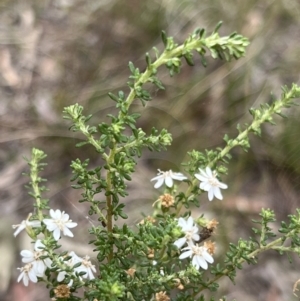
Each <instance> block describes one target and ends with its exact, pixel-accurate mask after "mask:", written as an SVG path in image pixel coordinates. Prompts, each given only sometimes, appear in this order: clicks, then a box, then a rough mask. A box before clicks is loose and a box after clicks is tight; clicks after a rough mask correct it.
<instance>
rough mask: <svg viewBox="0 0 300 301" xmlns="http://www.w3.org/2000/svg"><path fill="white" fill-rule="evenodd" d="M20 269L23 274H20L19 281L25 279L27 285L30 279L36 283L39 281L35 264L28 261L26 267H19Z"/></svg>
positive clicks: (24, 282)
mask: <svg viewBox="0 0 300 301" xmlns="http://www.w3.org/2000/svg"><path fill="white" fill-rule="evenodd" d="M18 270H20V271H21V274H20V275H19V277H18V279H17V282H20V281H21V280H23V284H24V285H25V286H28V284H29V280H30V281H32V282H34V283H37V281H38V279H37V275H36V271H35V269H34V267H33V264H31V263H28V264H26V265H25V266H24V267H22V268H18Z"/></svg>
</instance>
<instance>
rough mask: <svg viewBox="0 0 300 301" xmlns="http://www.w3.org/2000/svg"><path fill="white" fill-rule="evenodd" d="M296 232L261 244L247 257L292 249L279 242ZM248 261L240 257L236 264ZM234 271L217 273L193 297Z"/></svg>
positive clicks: (226, 270) (293, 231)
mask: <svg viewBox="0 0 300 301" xmlns="http://www.w3.org/2000/svg"><path fill="white" fill-rule="evenodd" d="M295 232H297V233H298V232H299V230H298V229H296V230H292V231H291V232H290V233H288V234H287V235H286V236H284V237H280V238H278V239H276V240H274V241H272V242H270V243H269V244H267V245H265V246H260V247H259V248H258V249H256V250H255V251H253V252H251V253H250V254H248V255H247V258H249V259H251V258H254V257H256V256H257V255H258V254H260V253H262V252H265V251H267V250H270V249H273V250H278V251H279V250H281V249H282V248H283V249H284V250H285V251H287V249H288V251H291V249H290V248H285V247H282V246H280V245H279V246H278V244H282V243H283V242H284V241H285V240H286V239H288V238H289V237H291V236H293V235H294V234H295ZM245 261H246V259H244V258H240V259H239V260H238V262H237V264H236V266H238V265H240V264H242V263H244V262H245ZM231 271H232V269H228V268H227V269H225V270H223V272H222V274H219V275H217V276H216V277H214V278H213V279H212V280H210V281H209V282H208V283H206V285H205V287H202V288H200V289H199V290H198V291H197V292H195V293H193V294H192V296H191V297H195V296H197V295H198V294H199V293H200V292H202V291H203V290H205V289H206V288H207V287H209V286H210V285H211V284H213V283H215V282H217V281H218V280H219V279H220V278H221V277H223V276H226V275H228V274H229V273H230V272H231Z"/></svg>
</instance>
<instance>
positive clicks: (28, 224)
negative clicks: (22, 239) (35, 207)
mask: <svg viewBox="0 0 300 301" xmlns="http://www.w3.org/2000/svg"><path fill="white" fill-rule="evenodd" d="M30 216H31V214H30V215H29V216H28V218H27V219H26V220H24V221H22V222H21V224H18V225H12V228H13V229H17V230H16V231H15V232H14V236H15V237H16V236H17V235H18V234H19V233H20V232H21V231H23V230H24V229H26V228H37V227H40V226H41V222H40V221H38V220H36V221H29V220H28V219H29V218H30Z"/></svg>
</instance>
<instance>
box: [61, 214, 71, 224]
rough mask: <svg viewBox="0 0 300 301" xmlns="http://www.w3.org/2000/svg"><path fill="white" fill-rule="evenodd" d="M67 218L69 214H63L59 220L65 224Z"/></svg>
mask: <svg viewBox="0 0 300 301" xmlns="http://www.w3.org/2000/svg"><path fill="white" fill-rule="evenodd" d="M69 217H70V216H69V214H67V213H63V215H62V218H61V220H62V221H64V222H67V221H68V220H69Z"/></svg>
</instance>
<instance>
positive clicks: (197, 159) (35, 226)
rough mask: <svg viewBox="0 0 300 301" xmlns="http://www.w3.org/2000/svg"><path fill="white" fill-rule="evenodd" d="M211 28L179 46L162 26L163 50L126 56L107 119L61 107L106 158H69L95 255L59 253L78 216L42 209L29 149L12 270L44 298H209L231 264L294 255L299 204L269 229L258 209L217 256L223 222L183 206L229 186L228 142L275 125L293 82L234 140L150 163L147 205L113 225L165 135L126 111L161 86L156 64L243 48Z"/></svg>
mask: <svg viewBox="0 0 300 301" xmlns="http://www.w3.org/2000/svg"><path fill="white" fill-rule="evenodd" d="M219 27H220V24H218V26H217V27H216V29H215V31H214V32H213V33H212V34H211V35H208V36H207V35H206V32H205V30H204V29H201V30H200V29H197V30H196V31H195V32H194V33H193V34H191V35H190V36H189V37H188V38H187V39H186V41H184V43H183V44H181V45H178V44H176V43H175V42H174V40H173V38H172V37H167V35H166V34H165V33H164V32H162V40H163V43H164V46H165V48H164V50H163V51H162V52H160V51H159V50H157V49H154V56H152V55H150V54H149V53H147V54H146V66H147V67H146V69H145V71H143V72H141V71H140V70H139V69H138V68H136V67H135V66H134V65H133V63H131V62H130V63H129V69H130V72H131V75H130V77H129V82H128V86H129V92H127V93H126V92H123V91H119V92H118V93H117V94H113V93H109V94H108V96H109V97H110V98H111V99H112V100H113V101H114V102H115V105H116V108H117V109H118V113H117V114H116V115H108V116H109V118H110V122H108V123H104V122H101V123H99V124H97V125H90V123H89V122H90V119H91V117H92V115H89V116H85V115H84V114H83V107H82V106H80V105H78V104H74V105H71V106H68V107H66V108H65V109H64V111H63V115H64V118H65V119H67V120H69V121H70V122H71V124H72V126H71V130H72V131H74V132H80V133H81V134H83V136H84V137H85V138H84V141H83V142H81V143H79V144H77V146H78V147H82V146H84V145H86V144H90V145H92V146H93V147H94V148H95V151H96V152H97V153H98V154H99V156H100V157H101V158H102V159H103V160H104V164H103V165H102V166H97V167H95V168H89V159H88V158H87V159H86V160H85V161H81V160H79V159H76V160H74V161H72V163H71V168H72V171H73V174H74V176H73V178H72V179H71V180H72V181H73V182H75V184H74V185H73V188H75V189H80V190H81V191H82V194H81V195H82V198H81V200H79V202H80V203H81V202H87V203H88V204H89V206H90V210H89V214H90V215H96V217H97V220H98V221H99V223H98V224H96V225H94V226H92V227H91V228H90V229H89V233H90V235H91V236H92V237H93V238H92V241H91V242H90V244H92V245H93V246H94V252H95V259H93V260H91V259H90V258H89V257H88V256H84V254H78V255H77V254H75V251H76V250H69V251H61V249H60V245H59V241H60V238H61V237H62V236H68V237H69V238H70V239H72V237H73V232H74V230H76V229H75V227H76V226H77V223H76V221H72V220H71V217H70V216H69V214H68V213H66V212H63V211H61V209H60V208H54V209H50V205H49V200H47V199H44V198H43V197H42V195H43V192H44V191H45V190H46V187H45V186H43V182H44V181H45V180H44V179H42V178H41V177H40V176H39V173H40V171H41V170H42V169H43V168H44V166H45V165H46V164H45V163H44V159H45V158H46V154H45V153H44V152H43V151H41V150H38V149H33V150H32V156H31V158H30V159H28V164H29V166H30V172H29V177H30V185H29V189H30V195H31V196H32V197H33V198H34V200H35V204H34V210H33V212H31V213H29V215H28V218H27V219H26V220H24V221H22V222H21V224H20V225H17V226H13V227H14V228H17V230H16V231H15V232H14V235H15V236H17V235H18V234H19V233H20V232H21V231H22V230H25V231H26V232H27V234H28V235H29V236H30V238H31V239H32V242H33V245H32V250H22V251H21V256H22V262H23V263H24V266H23V267H22V268H20V276H19V278H18V281H22V282H23V283H24V285H25V286H27V285H28V284H29V282H34V283H36V282H43V283H45V285H46V286H47V288H49V291H50V297H51V298H52V299H51V300H89V301H92V300H93V301H95V300H98V301H100V300H101V301H116V300H124V301H125V300H126V301H127V300H131V301H144V300H145V301H146V300H147V301H148V300H149V301H150V300H156V301H167V300H178V301H189V300H199V301H203V300H215V296H217V295H216V294H217V292H216V291H217V290H218V287H219V284H218V280H219V279H220V278H222V277H229V278H230V280H232V281H234V279H235V276H236V270H237V269H242V268H243V263H245V262H246V263H248V264H256V262H257V258H258V255H259V254H260V253H262V252H264V251H267V250H270V249H272V250H276V251H278V252H279V253H280V254H283V253H289V252H294V253H296V254H298V255H300V238H299V233H300V209H299V210H297V212H296V213H295V214H294V215H290V216H289V222H283V223H282V224H281V228H280V229H279V232H278V233H277V234H275V233H274V232H273V230H272V228H271V226H270V225H269V224H270V223H272V222H274V221H275V214H274V212H273V211H272V210H270V209H262V211H261V213H260V218H259V219H257V220H255V221H254V223H255V224H256V228H254V236H253V237H251V238H249V239H248V240H244V239H240V240H239V241H238V242H237V243H230V244H229V245H228V248H227V253H226V254H225V255H224V258H223V259H221V261H220V262H219V263H217V264H215V259H214V253H215V249H216V248H217V247H218V239H217V238H216V239H214V242H213V241H211V240H210V239H213V236H214V232H215V229H216V227H217V225H218V223H221V221H217V220H216V219H212V220H208V219H206V218H205V217H204V215H201V216H194V214H193V217H192V212H191V211H190V208H191V206H192V205H196V206H198V207H200V205H201V202H206V201H207V202H208V201H212V200H213V199H219V200H222V199H223V196H222V192H223V189H227V190H226V192H227V191H230V185H228V186H227V185H226V184H224V183H222V176H223V175H224V174H227V165H228V162H229V160H230V158H231V156H230V151H231V149H233V148H234V147H237V146H240V147H242V148H243V149H244V150H245V151H247V149H249V147H250V144H249V139H248V137H249V134H250V133H254V134H256V135H260V134H261V130H260V129H261V125H262V124H263V123H265V122H268V123H272V124H273V123H274V121H273V117H274V115H276V114H277V115H280V116H282V115H283V113H282V110H283V109H284V108H288V107H290V106H292V105H293V104H294V103H293V100H294V99H295V98H298V97H300V87H299V86H297V85H296V84H293V85H292V86H291V88H288V87H283V88H282V95H281V97H280V98H279V99H277V100H275V101H274V102H273V103H272V104H264V105H261V107H260V108H256V109H254V108H252V109H250V113H251V115H252V117H253V120H252V122H251V123H250V124H246V125H244V126H239V125H238V127H237V129H238V134H237V136H236V137H235V138H230V137H228V136H227V135H225V137H224V141H225V145H224V147H218V148H216V149H212V150H205V151H204V152H202V151H200V150H191V151H190V152H188V156H189V160H188V161H187V162H184V163H183V167H184V168H183V169H182V170H181V171H172V170H169V171H160V170H159V174H158V175H157V176H156V177H155V176H154V173H155V171H153V176H154V177H153V179H152V180H151V179H149V181H150V180H151V181H156V182H155V183H154V188H156V189H157V191H159V193H160V196H159V197H158V199H157V200H155V201H154V213H153V214H152V215H151V214H150V215H149V216H148V217H145V218H144V219H143V220H142V221H141V222H139V223H138V224H136V225H135V226H134V227H129V226H128V225H127V224H126V222H125V221H124V222H123V224H122V226H118V225H119V224H120V223H118V225H117V224H116V223H115V221H116V220H118V219H120V218H121V219H123V220H125V219H127V215H126V214H125V213H124V207H125V204H124V202H123V198H124V197H125V196H128V192H127V183H128V182H129V181H130V180H131V178H132V177H133V176H134V175H133V173H134V171H135V166H136V164H137V163H136V162H137V158H138V157H140V156H141V155H142V151H143V149H145V148H148V149H149V150H151V151H160V150H162V149H166V147H167V146H169V145H170V144H171V142H172V137H171V134H170V133H168V131H167V130H166V129H156V128H153V129H152V131H151V133H150V134H147V133H145V132H144V131H143V129H141V128H137V126H136V123H137V120H138V118H139V117H140V115H139V114H137V113H134V112H132V110H131V105H132V103H133V102H134V101H141V102H142V104H143V105H145V104H146V103H147V102H148V101H150V100H151V96H150V93H149V92H148V91H147V90H146V89H145V87H144V85H145V84H146V83H152V84H154V85H155V86H156V87H157V88H159V89H164V86H163V84H162V82H161V81H160V79H159V78H158V76H157V73H158V69H159V68H160V67H161V66H166V67H167V68H168V69H169V72H170V75H171V76H173V75H174V74H176V73H179V72H180V67H181V64H182V59H183V58H184V59H185V60H186V61H187V63H188V64H189V65H193V52H194V51H196V52H198V54H199V55H200V57H201V60H202V64H203V66H204V67H205V66H206V64H207V61H206V59H207V57H208V56H209V55H211V56H212V57H213V58H214V59H221V60H224V59H225V60H226V61H230V60H231V59H232V58H235V59H240V58H241V57H242V56H244V54H245V49H246V46H247V45H248V44H249V42H248V40H247V38H245V37H243V36H242V35H239V34H237V33H233V34H231V35H230V36H225V37H220V36H219V34H218V29H219ZM224 191H225V190H224ZM202 194H204V196H203V197H201V198H199V196H200V195H202ZM74 233H76V232H74ZM277 235H278V238H277V237H275V236H277ZM81 256H82V257H81ZM295 281H296V280H295ZM204 291H206V295H205V296H206V297H204V295H203V292H204ZM209 294H210V297H207V296H208V295H209ZM222 300H225V298H223V299H222Z"/></svg>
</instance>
